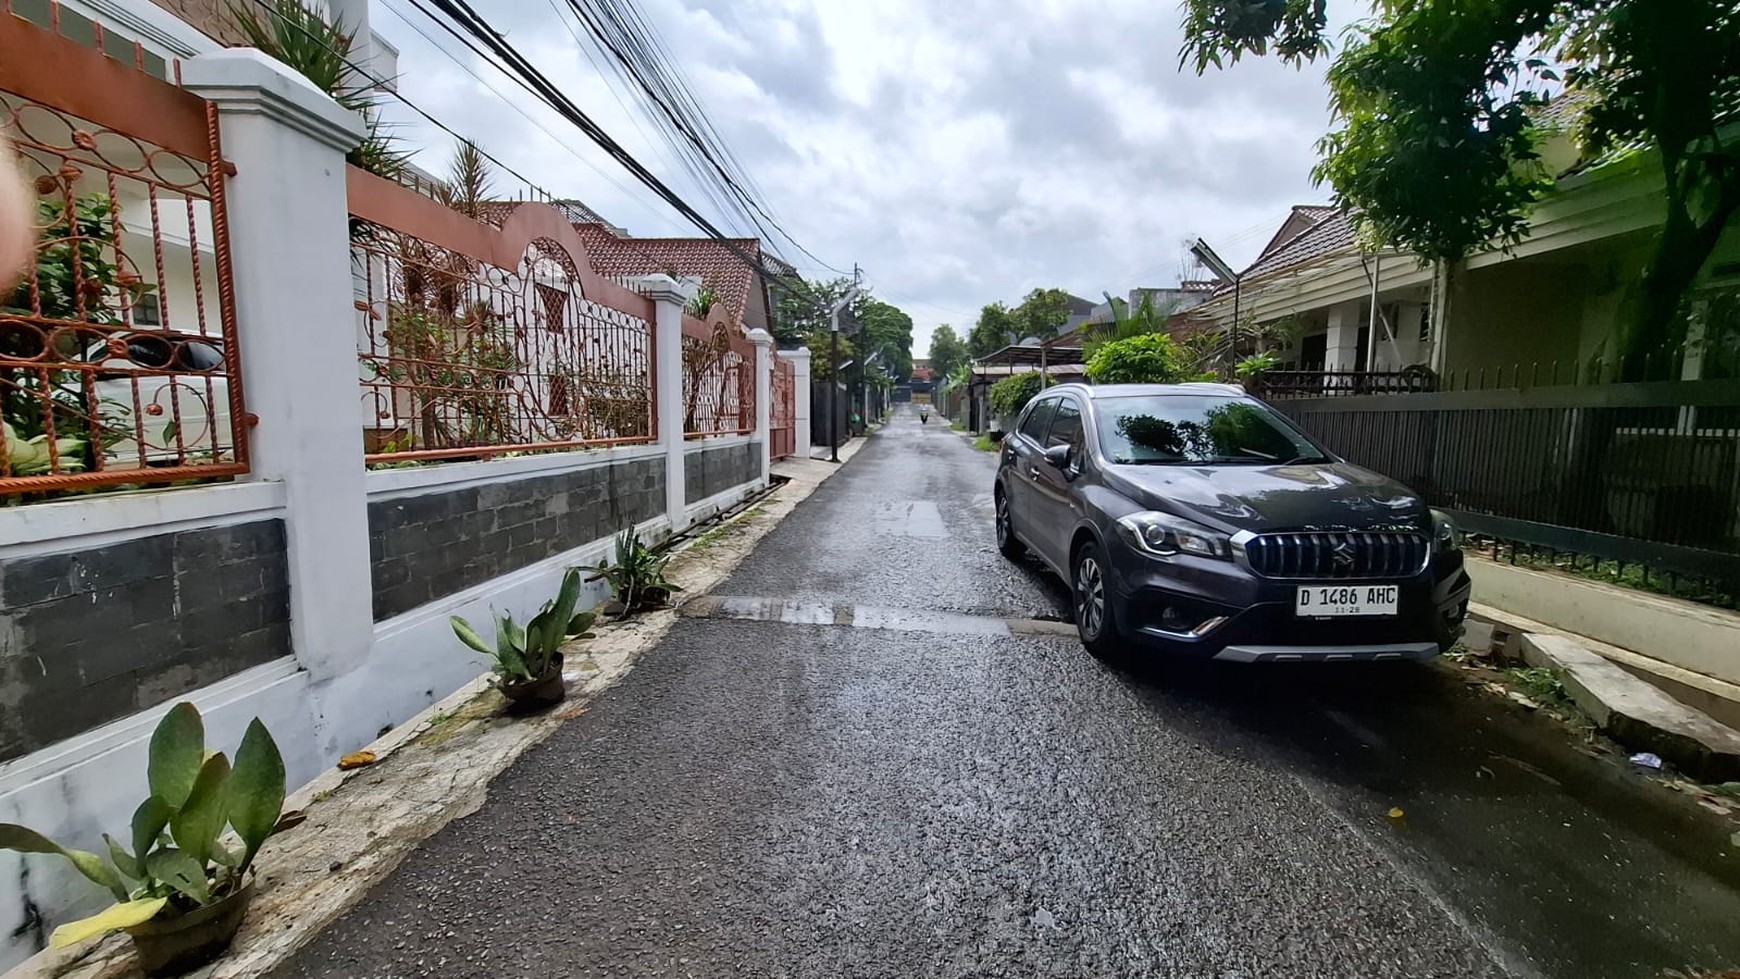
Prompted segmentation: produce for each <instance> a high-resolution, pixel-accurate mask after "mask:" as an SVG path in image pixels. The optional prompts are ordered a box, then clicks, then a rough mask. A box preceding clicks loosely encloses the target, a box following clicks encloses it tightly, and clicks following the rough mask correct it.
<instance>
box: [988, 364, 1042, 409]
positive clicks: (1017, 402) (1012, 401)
mask: <svg viewBox="0 0 1740 979" xmlns="http://www.w3.org/2000/svg"><path fill="white" fill-rule="evenodd" d="M1044 388H1045V382H1044V378H1043V377H1041V376H1040V374H1039V372H1038V371H1029V372H1028V373H1026V374H1014V375H1011V376H1009V377H1005V378H1003V379H1002V380H1001V381H998V382H997V383H995V384H993V385H991V410H992V411H994V412H996V413H997V414H999V415H1013V414H1015V413H1016V412H1018V411H1020V410H1021V409H1022V408H1025V407H1027V402H1029V401H1032V400H1033V399H1034V397H1035V396H1037V395H1038V394H1039V392H1040V391H1042V390H1044Z"/></svg>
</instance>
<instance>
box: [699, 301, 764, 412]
mask: <svg viewBox="0 0 1740 979" xmlns="http://www.w3.org/2000/svg"><path fill="white" fill-rule="evenodd" d="M754 364H755V345H754V344H752V343H750V342H749V341H748V340H747V339H745V338H744V337H743V334H742V331H741V330H739V329H738V328H737V327H735V326H733V325H732V324H730V323H727V322H725V321H724V320H723V319H720V318H717V317H716V318H715V319H714V321H713V322H709V323H703V322H702V321H700V320H698V319H695V318H694V317H692V316H684V317H683V433H684V435H685V436H686V437H688V438H700V437H703V436H708V435H742V434H747V433H749V432H752V431H754V430H755V369H754Z"/></svg>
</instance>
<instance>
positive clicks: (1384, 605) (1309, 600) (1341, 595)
mask: <svg viewBox="0 0 1740 979" xmlns="http://www.w3.org/2000/svg"><path fill="white" fill-rule="evenodd" d="M1400 594H1401V589H1400V588H1399V587H1397V586H1396V585H1303V586H1301V587H1300V588H1299V594H1298V597H1297V598H1295V599H1294V606H1293V608H1294V612H1295V613H1296V614H1298V615H1300V616H1306V617H1309V618H1314V619H1320V618H1333V617H1341V616H1354V615H1394V614H1396V600H1397V598H1398V597H1399V596H1400Z"/></svg>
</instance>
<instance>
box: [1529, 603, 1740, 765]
mask: <svg viewBox="0 0 1740 979" xmlns="http://www.w3.org/2000/svg"><path fill="white" fill-rule="evenodd" d="M1521 646H1522V656H1523V660H1524V661H1525V662H1527V663H1528V664H1530V665H1531V666H1541V667H1546V668H1548V669H1551V670H1553V671H1554V672H1555V673H1557V674H1558V675H1559V678H1560V680H1561V681H1562V682H1563V683H1564V685H1565V692H1566V693H1567V694H1569V695H1570V697H1571V699H1572V701H1574V702H1575V703H1576V704H1577V706H1578V707H1581V708H1582V709H1583V711H1584V712H1585V713H1587V714H1588V715H1589V717H1590V718H1591V719H1592V720H1594V722H1595V725H1596V727H1598V728H1600V729H1601V730H1602V731H1604V732H1606V733H1607V734H1608V735H1609V736H1611V737H1612V738H1613V739H1614V740H1615V741H1618V742H1619V743H1620V744H1623V745H1625V746H1626V747H1628V748H1633V749H1636V750H1639V751H1648V752H1653V753H1655V754H1656V755H1659V756H1660V757H1661V758H1662V759H1664V760H1666V761H1668V762H1671V763H1672V764H1673V765H1674V767H1676V768H1678V769H1679V770H1680V771H1682V772H1685V773H1686V774H1687V775H1690V776H1692V777H1693V778H1696V779H1700V780H1702V781H1705V782H1727V781H1734V780H1736V779H1740V732H1736V731H1735V730H1734V729H1733V728H1730V727H1728V726H1726V725H1724V724H1720V723H1718V722H1716V721H1714V720H1712V719H1711V718H1710V717H1709V716H1708V715H1706V714H1704V713H1703V712H1701V711H1698V710H1695V709H1693V708H1691V707H1687V706H1686V705H1685V704H1682V703H1680V702H1679V701H1677V700H1675V699H1673V698H1672V697H1670V696H1668V695H1667V694H1665V693H1663V692H1662V691H1660V690H1658V689H1656V688H1655V687H1654V686H1651V685H1650V684H1649V683H1647V682H1645V681H1643V680H1640V679H1638V678H1637V677H1635V676H1632V675H1631V674H1630V673H1628V672H1626V671H1625V670H1624V669H1622V668H1621V667H1620V666H1619V665H1618V664H1616V663H1613V662H1611V661H1609V660H1607V659H1606V658H1605V657H1603V656H1601V655H1599V654H1597V653H1593V652H1590V651H1589V650H1588V649H1585V648H1584V647H1583V646H1581V645H1579V644H1578V643H1577V642H1575V641H1574V640H1572V639H1570V638H1568V637H1566V636H1555V635H1543V634H1540V633H1527V634H1525V635H1524V636H1523V637H1522V643H1521Z"/></svg>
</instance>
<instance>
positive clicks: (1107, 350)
mask: <svg viewBox="0 0 1740 979" xmlns="http://www.w3.org/2000/svg"><path fill="white" fill-rule="evenodd" d="M1087 376H1088V379H1089V380H1091V381H1093V382H1094V383H1095V384H1177V383H1179V382H1180V381H1192V380H1196V375H1195V374H1194V373H1193V372H1191V371H1190V370H1189V369H1188V368H1187V367H1186V366H1185V364H1184V358H1183V357H1182V356H1181V355H1180V353H1179V351H1178V348H1177V347H1176V346H1174V345H1173V343H1172V338H1171V337H1169V336H1167V335H1166V334H1164V333H1146V334H1143V335H1141V336H1134V337H1130V338H1128V339H1124V340H1114V341H1112V342H1111V343H1107V344H1105V345H1103V346H1101V347H1100V348H1099V349H1098V350H1096V351H1094V355H1093V356H1092V357H1090V358H1088V362H1087ZM992 390H993V391H995V388H993V389H992Z"/></svg>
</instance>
